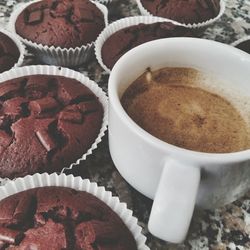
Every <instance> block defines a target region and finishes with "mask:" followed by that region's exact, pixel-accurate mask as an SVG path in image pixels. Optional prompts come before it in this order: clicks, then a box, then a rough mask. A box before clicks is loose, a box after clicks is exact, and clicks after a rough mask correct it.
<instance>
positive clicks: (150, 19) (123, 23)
mask: <svg viewBox="0 0 250 250" xmlns="http://www.w3.org/2000/svg"><path fill="white" fill-rule="evenodd" d="M158 22H170V23H172V24H174V25H176V26H182V27H185V28H187V27H186V26H185V25H182V24H180V23H178V22H175V21H173V20H169V19H166V18H162V17H155V16H133V17H125V18H122V19H120V20H117V21H115V22H113V23H111V24H109V25H108V26H107V27H106V28H105V29H104V30H103V31H102V32H101V34H100V35H99V36H98V38H97V40H96V44H95V55H96V58H97V60H98V62H99V64H100V65H101V67H102V68H103V69H104V70H105V71H106V72H107V73H110V71H111V69H110V68H109V67H108V66H107V65H105V63H104V62H103V58H102V47H103V44H104V43H105V41H106V40H107V39H108V38H109V37H110V36H112V35H113V34H114V33H116V32H117V31H119V30H122V29H124V28H127V27H130V26H134V25H138V24H154V23H158ZM187 29H188V28H187ZM190 32H191V29H190Z"/></svg>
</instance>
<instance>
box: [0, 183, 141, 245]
mask: <svg viewBox="0 0 250 250" xmlns="http://www.w3.org/2000/svg"><path fill="white" fill-rule="evenodd" d="M0 238H1V239H2V240H1V241H0V244H1V245H3V246H4V247H5V248H11V249H30V248H31V247H32V249H53V250H57V249H58V250H60V249H72V250H73V249H75V250H77V249H79V250H80V249H107V250H112V249H130V250H136V249H137V247H136V241H135V239H134V238H133V235H132V233H131V232H130V231H129V229H128V228H127V227H126V226H125V224H124V223H123V222H122V220H121V219H120V218H119V216H118V215H117V214H116V213H115V212H114V211H113V210H112V209H111V208H109V207H108V206H107V205H106V204H105V203H104V202H102V201H100V200H99V199H97V198H96V197H95V196H93V195H92V194H89V193H87V192H84V191H76V190H74V189H71V188H65V187H40V188H35V189H30V190H26V191H23V192H20V193H17V194H14V195H12V196H9V197H7V198H5V199H3V200H2V201H0ZM93 246H95V248H94V247H93Z"/></svg>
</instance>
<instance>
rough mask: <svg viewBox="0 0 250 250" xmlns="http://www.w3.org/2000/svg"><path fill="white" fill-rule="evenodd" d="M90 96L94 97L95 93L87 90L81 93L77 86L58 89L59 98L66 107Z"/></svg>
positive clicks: (61, 86)
mask: <svg viewBox="0 0 250 250" xmlns="http://www.w3.org/2000/svg"><path fill="white" fill-rule="evenodd" d="M89 96H93V93H91V92H90V90H89V89H87V88H82V89H81V91H79V89H78V88H76V86H75V87H72V86H70V85H68V84H64V85H60V86H59V88H58V98H59V99H60V101H61V102H63V104H64V105H67V104H70V103H72V102H73V101H77V100H78V99H80V98H83V99H84V98H89Z"/></svg>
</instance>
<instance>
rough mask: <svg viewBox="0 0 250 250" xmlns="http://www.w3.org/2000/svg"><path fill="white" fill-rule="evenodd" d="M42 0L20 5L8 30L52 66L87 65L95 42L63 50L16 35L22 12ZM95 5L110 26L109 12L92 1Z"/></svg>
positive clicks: (11, 18) (14, 12) (12, 15)
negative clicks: (18, 20)
mask: <svg viewBox="0 0 250 250" xmlns="http://www.w3.org/2000/svg"><path fill="white" fill-rule="evenodd" d="M40 1H41V0H34V1H32V2H29V3H25V4H19V5H18V6H17V7H16V8H15V10H14V11H13V12H12V14H11V16H10V20H9V24H8V29H9V30H10V31H11V32H12V33H14V34H15V35H16V36H17V37H18V38H19V39H20V40H21V41H22V42H23V43H24V44H25V45H27V46H28V47H29V48H31V49H32V51H33V53H34V54H35V55H36V56H37V58H38V59H39V60H40V61H42V62H44V63H46V64H50V65H56V66H68V67H73V66H77V65H80V64H82V63H85V62H87V61H88V60H89V58H90V57H91V55H92V52H93V49H94V45H95V41H93V42H91V43H88V44H86V45H83V46H81V47H76V48H61V47H55V46H47V45H43V44H38V43H35V42H32V41H30V40H28V39H25V38H23V37H21V36H20V35H18V34H17V33H16V27H15V24H16V20H17V18H18V16H19V15H20V14H21V12H22V11H23V10H24V9H25V8H26V7H28V6H29V5H31V4H33V3H35V2H40ZM91 2H92V3H94V4H95V5H96V6H97V7H98V8H99V10H100V11H101V12H102V13H103V16H104V22H105V26H107V25H108V11H107V8H106V6H104V5H103V4H101V3H98V2H95V1H91Z"/></svg>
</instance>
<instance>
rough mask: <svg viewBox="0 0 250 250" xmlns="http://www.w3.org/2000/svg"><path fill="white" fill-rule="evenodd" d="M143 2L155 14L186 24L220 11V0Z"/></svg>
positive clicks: (212, 16)
mask: <svg viewBox="0 0 250 250" xmlns="http://www.w3.org/2000/svg"><path fill="white" fill-rule="evenodd" d="M141 3H142V5H143V7H144V8H145V9H146V10H148V11H149V12H150V14H152V15H154V16H160V17H166V18H169V19H171V20H175V21H177V22H180V23H185V24H189V23H190V24H194V23H201V22H205V21H207V20H209V19H211V18H214V17H216V16H217V15H218V14H219V12H220V0H168V1H167V0H164V1H162V0H141Z"/></svg>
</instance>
